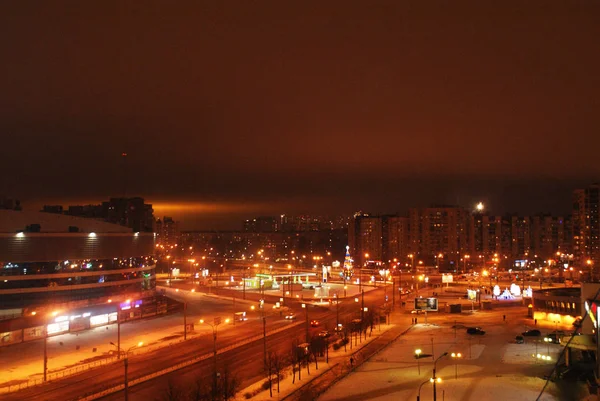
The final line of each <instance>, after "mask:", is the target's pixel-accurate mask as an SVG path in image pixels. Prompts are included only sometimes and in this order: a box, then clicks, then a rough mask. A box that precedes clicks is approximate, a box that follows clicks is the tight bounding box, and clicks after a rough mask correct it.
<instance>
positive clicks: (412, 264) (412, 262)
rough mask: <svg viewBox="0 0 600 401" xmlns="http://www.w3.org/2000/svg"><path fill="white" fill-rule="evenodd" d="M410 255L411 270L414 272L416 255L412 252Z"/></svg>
mask: <svg viewBox="0 0 600 401" xmlns="http://www.w3.org/2000/svg"><path fill="white" fill-rule="evenodd" d="M408 257H409V258H410V268H411V271H412V272H413V274H414V273H415V255H413V254H412V253H410V254H408ZM400 286H402V284H400Z"/></svg>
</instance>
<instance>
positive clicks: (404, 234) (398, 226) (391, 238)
mask: <svg viewBox="0 0 600 401" xmlns="http://www.w3.org/2000/svg"><path fill="white" fill-rule="evenodd" d="M382 234H383V235H382V237H383V238H382V246H383V261H384V262H392V261H393V260H394V259H397V260H405V259H406V257H407V255H408V253H409V252H408V249H409V229H408V217H403V216H384V217H383V220H382Z"/></svg>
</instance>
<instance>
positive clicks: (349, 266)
mask: <svg viewBox="0 0 600 401" xmlns="http://www.w3.org/2000/svg"><path fill="white" fill-rule="evenodd" d="M353 262H354V261H353V260H352V258H351V257H350V247H349V246H346V256H345V257H344V268H343V270H342V274H343V275H344V277H345V278H346V280H349V279H350V278H352V275H353V274H354V266H353Z"/></svg>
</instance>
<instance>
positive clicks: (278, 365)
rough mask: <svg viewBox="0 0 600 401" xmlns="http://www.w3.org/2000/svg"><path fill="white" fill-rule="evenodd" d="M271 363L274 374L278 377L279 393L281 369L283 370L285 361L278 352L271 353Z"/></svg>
mask: <svg viewBox="0 0 600 401" xmlns="http://www.w3.org/2000/svg"><path fill="white" fill-rule="evenodd" d="M269 361H270V364H272V367H273V373H275V374H276V375H277V392H278V393H279V380H280V379H281V369H282V368H283V365H284V364H285V361H284V360H283V358H282V357H281V355H280V354H279V353H278V352H271V354H270V355H269Z"/></svg>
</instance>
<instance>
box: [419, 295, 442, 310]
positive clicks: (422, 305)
mask: <svg viewBox="0 0 600 401" xmlns="http://www.w3.org/2000/svg"><path fill="white" fill-rule="evenodd" d="M415 310H422V311H437V310H438V300H437V298H415Z"/></svg>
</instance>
